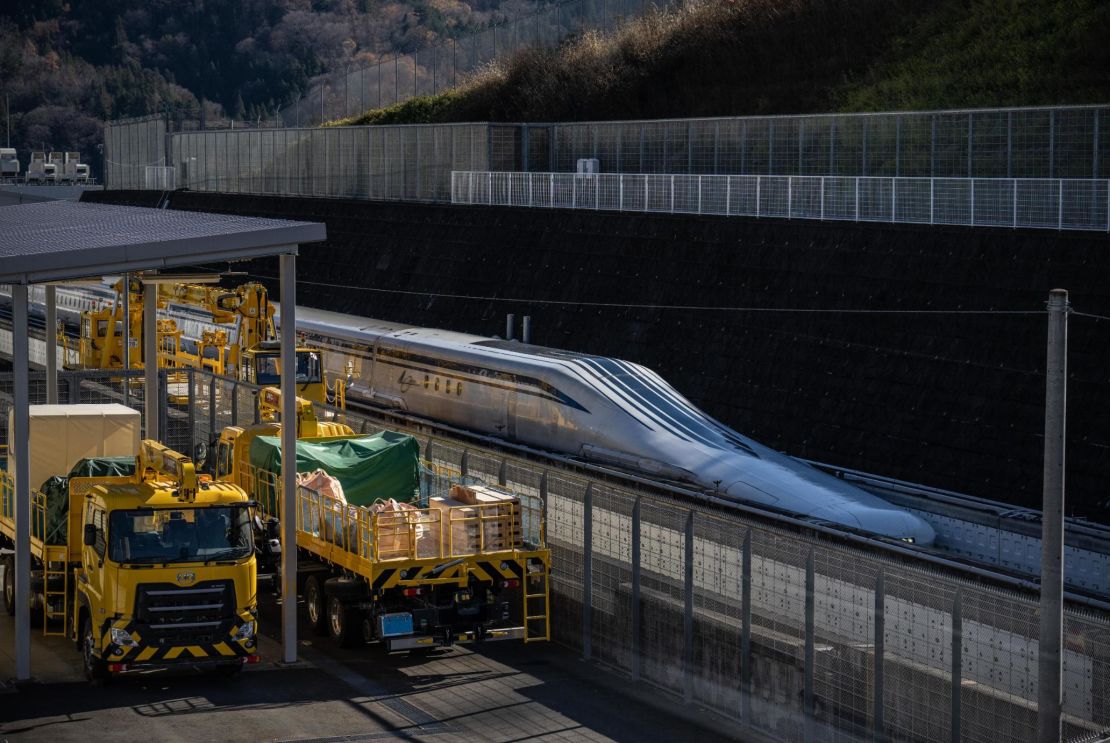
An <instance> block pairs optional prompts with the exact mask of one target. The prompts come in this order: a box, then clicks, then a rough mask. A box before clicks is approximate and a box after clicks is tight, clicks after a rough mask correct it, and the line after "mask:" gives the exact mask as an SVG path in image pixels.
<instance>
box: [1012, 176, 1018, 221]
mask: <svg viewBox="0 0 1110 743" xmlns="http://www.w3.org/2000/svg"><path fill="white" fill-rule="evenodd" d="M1010 191H1011V192H1012V193H1013V196H1014V219H1013V227H1014V228H1015V229H1017V179H1016V178H1015V179H1012V180H1011V181H1010Z"/></svg>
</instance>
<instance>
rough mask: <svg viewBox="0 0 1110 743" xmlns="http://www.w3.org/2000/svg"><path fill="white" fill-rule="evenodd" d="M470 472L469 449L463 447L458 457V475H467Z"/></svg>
mask: <svg viewBox="0 0 1110 743" xmlns="http://www.w3.org/2000/svg"><path fill="white" fill-rule="evenodd" d="M469 474H470V450H468V449H463V453H462V456H461V457H459V475H460V476H461V477H467V476H468V475H469Z"/></svg>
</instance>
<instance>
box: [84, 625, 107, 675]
mask: <svg viewBox="0 0 1110 743" xmlns="http://www.w3.org/2000/svg"><path fill="white" fill-rule="evenodd" d="M95 644H96V638H95V637H94V636H93V625H92V619H90V618H89V617H85V621H84V623H83V624H82V625H81V657H82V658H83V659H84V661H85V663H84V665H85V676H86V677H87V678H88V679H89V682H90V683H91V684H92V685H93V686H103V685H104V684H106V683H108V681H109V679H111V677H112V675H111V674H110V673H108V664H107V663H105V662H104V661H103V660H102V659H100V658H97V657H96V656H95V655H93V653H92V650H93V647H94V646H95Z"/></svg>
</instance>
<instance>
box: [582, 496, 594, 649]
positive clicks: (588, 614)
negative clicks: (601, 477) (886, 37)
mask: <svg viewBox="0 0 1110 743" xmlns="http://www.w3.org/2000/svg"><path fill="white" fill-rule="evenodd" d="M593 600H594V484H593V483H592V482H591V483H589V484H588V485H586V494H585V496H584V497H583V498H582V659H583V660H589V659H590V655H591V654H592V648H591V639H592V638H591V635H592V634H593V628H592V626H591V624H592V620H593Z"/></svg>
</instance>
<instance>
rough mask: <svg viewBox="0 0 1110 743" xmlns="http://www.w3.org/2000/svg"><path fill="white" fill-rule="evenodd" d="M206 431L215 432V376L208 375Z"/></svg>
mask: <svg viewBox="0 0 1110 743" xmlns="http://www.w3.org/2000/svg"><path fill="white" fill-rule="evenodd" d="M208 432H209V434H211V435H215V433H216V376H215V375H214V374H210V375H208Z"/></svg>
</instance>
